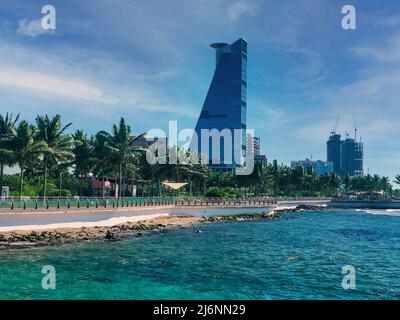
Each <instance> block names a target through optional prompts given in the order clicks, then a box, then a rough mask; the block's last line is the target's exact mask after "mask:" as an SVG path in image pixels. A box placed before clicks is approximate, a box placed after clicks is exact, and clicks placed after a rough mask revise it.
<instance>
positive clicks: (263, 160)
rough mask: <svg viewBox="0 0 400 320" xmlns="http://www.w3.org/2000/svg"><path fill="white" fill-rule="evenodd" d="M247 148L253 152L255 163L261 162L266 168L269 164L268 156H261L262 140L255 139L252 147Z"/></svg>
mask: <svg viewBox="0 0 400 320" xmlns="http://www.w3.org/2000/svg"><path fill="white" fill-rule="evenodd" d="M247 148H248V149H249V150H250V152H253V155H254V162H259V163H261V164H262V165H265V166H266V165H267V164H268V159H267V156H266V155H264V154H260V149H261V140H260V138H257V137H253V138H252V143H251V144H250V145H247Z"/></svg>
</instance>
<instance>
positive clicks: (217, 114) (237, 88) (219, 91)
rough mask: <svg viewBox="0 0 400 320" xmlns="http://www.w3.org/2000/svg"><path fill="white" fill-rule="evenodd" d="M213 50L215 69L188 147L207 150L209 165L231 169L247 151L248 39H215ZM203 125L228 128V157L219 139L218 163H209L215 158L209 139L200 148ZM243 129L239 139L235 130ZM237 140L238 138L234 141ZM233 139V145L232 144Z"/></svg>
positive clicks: (222, 128)
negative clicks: (230, 41)
mask: <svg viewBox="0 0 400 320" xmlns="http://www.w3.org/2000/svg"><path fill="white" fill-rule="evenodd" d="M211 47H212V48H214V49H215V51H216V69H215V73H214V76H213V79H212V81H211V85H210V88H209V90H208V93H207V96H206V99H205V101H204V104H203V108H202V110H201V113H200V117H199V119H198V121H197V124H196V128H195V131H196V133H197V137H198V141H197V142H198V143H197V146H196V145H195V144H193V140H192V145H191V150H196V151H198V152H199V153H203V154H204V153H206V154H207V155H208V159H209V165H210V167H211V168H213V169H221V170H232V169H234V168H235V167H236V166H237V165H238V164H239V163H240V159H238V158H239V157H240V154H242V155H243V154H244V152H245V151H246V140H245V134H246V113H247V42H246V40H244V39H239V40H237V41H235V42H234V43H232V44H230V45H228V44H225V43H214V44H212V45H211ZM202 129H208V130H212V129H217V130H218V131H220V132H221V131H222V130H225V131H226V129H227V130H229V132H230V133H231V137H232V140H231V141H230V143H229V145H230V148H231V150H229V151H228V152H229V153H230V154H231V157H230V159H225V157H224V154H225V152H226V150H225V149H224V139H223V138H221V139H220V149H219V157H218V158H219V162H220V163H219V164H215V163H214V164H212V163H211V162H212V160H213V159H215V158H216V155H215V154H213V150H212V141H211V139H209V148H208V150H202V148H201V145H202V141H201V136H202V131H201V130H202ZM235 129H242V131H241V132H239V133H240V135H239V137H240V136H241V139H235V141H234V136H235V134H234V130H235ZM237 140H240V141H237ZM234 143H236V146H235V145H234Z"/></svg>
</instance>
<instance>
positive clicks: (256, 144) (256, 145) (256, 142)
mask: <svg viewBox="0 0 400 320" xmlns="http://www.w3.org/2000/svg"><path fill="white" fill-rule="evenodd" d="M260 147H261V146H260V138H257V137H254V138H253V151H254V156H259V155H260Z"/></svg>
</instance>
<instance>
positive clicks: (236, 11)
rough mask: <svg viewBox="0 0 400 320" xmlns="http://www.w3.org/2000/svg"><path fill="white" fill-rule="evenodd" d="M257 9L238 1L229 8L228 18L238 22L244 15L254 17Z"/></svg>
mask: <svg viewBox="0 0 400 320" xmlns="http://www.w3.org/2000/svg"><path fill="white" fill-rule="evenodd" d="M254 14H255V7H254V5H253V4H251V3H248V2H246V1H238V2H235V3H234V4H232V5H231V6H229V7H228V18H229V20H231V21H234V22H235V21H237V20H239V18H241V16H243V15H254Z"/></svg>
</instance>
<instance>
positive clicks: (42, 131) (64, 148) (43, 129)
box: [36, 114, 73, 198]
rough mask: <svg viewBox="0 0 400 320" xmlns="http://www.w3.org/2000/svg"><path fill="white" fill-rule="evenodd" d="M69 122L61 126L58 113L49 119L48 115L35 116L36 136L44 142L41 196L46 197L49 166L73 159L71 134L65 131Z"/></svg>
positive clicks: (69, 124)
mask: <svg viewBox="0 0 400 320" xmlns="http://www.w3.org/2000/svg"><path fill="white" fill-rule="evenodd" d="M71 124H72V123H68V124H67V125H66V126H62V124H61V116H60V115H58V114H57V115H56V116H54V117H53V118H51V119H50V118H49V116H48V115H45V116H37V117H36V126H37V135H36V138H37V139H38V141H43V142H44V143H45V144H46V148H45V151H44V152H43V166H44V168H43V171H44V181H43V198H46V185H47V178H48V173H49V170H50V168H51V166H57V165H59V164H60V163H62V162H66V161H70V160H72V159H73V153H72V143H71V136H70V135H69V134H66V133H65V131H66V130H67V128H68V127H70V126H71Z"/></svg>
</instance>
